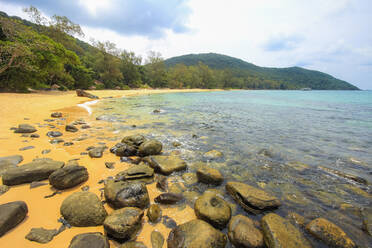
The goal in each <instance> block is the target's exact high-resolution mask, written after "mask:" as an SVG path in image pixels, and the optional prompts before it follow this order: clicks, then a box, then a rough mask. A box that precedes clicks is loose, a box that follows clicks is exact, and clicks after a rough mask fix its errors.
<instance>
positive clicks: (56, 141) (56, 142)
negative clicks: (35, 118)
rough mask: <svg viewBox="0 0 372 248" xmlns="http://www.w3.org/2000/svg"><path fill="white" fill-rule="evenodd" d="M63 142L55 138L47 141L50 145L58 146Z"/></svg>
mask: <svg viewBox="0 0 372 248" xmlns="http://www.w3.org/2000/svg"><path fill="white" fill-rule="evenodd" d="M63 142H65V141H64V140H63V139H60V138H57V139H52V140H50V141H49V143H50V144H59V143H63Z"/></svg>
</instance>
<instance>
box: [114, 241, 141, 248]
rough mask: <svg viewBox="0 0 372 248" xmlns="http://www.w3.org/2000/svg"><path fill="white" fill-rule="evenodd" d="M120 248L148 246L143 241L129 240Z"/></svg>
mask: <svg viewBox="0 0 372 248" xmlns="http://www.w3.org/2000/svg"><path fill="white" fill-rule="evenodd" d="M119 248H147V247H146V246H145V245H144V244H143V243H142V242H138V241H128V242H125V243H124V244H123V245H121V246H120V247H119Z"/></svg>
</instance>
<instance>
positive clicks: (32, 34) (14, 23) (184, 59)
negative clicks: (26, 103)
mask: <svg viewBox="0 0 372 248" xmlns="http://www.w3.org/2000/svg"><path fill="white" fill-rule="evenodd" d="M25 12H26V13H28V14H29V15H30V17H31V20H32V22H29V21H26V20H22V19H21V18H19V17H9V16H8V15H7V14H6V13H4V12H0V91H28V90H29V89H50V88H56V89H57V88H58V89H60V90H67V89H76V88H82V89H89V88H90V89H104V88H116V89H119V88H120V89H129V88H147V87H152V88H164V87H167V88H239V89H241V88H244V89H247V88H252V89H299V88H305V87H309V88H312V89H357V88H356V87H354V86H352V85H351V84H348V83H347V82H344V81H341V80H338V79H335V78H333V77H331V76H330V75H327V74H324V73H321V72H317V71H310V70H305V69H302V68H298V67H292V68H283V69H277V68H264V67H258V66H255V65H253V64H250V63H247V62H244V61H242V60H239V59H236V58H232V57H229V56H225V55H219V54H213V53H210V54H198V55H185V56H180V57H174V58H171V59H168V60H165V61H164V59H163V58H162V57H161V55H160V54H159V53H156V52H149V54H148V57H147V58H146V60H145V63H144V65H143V64H142V62H143V60H142V58H141V57H140V56H138V55H136V54H135V53H134V52H130V51H126V50H120V49H118V48H117V47H116V45H115V44H114V43H111V42H109V41H106V42H99V41H92V44H88V43H86V42H83V41H81V40H79V39H77V38H75V37H74V36H77V37H82V36H83V35H84V34H83V32H82V30H81V28H80V26H79V25H78V24H75V23H73V22H71V21H70V20H69V19H68V18H67V17H65V16H56V15H54V16H53V17H52V18H50V19H47V18H45V17H43V16H42V15H41V14H40V12H39V11H38V10H37V9H36V8H34V7H32V6H31V7H30V8H27V9H25Z"/></svg>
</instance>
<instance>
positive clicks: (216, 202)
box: [194, 192, 231, 229]
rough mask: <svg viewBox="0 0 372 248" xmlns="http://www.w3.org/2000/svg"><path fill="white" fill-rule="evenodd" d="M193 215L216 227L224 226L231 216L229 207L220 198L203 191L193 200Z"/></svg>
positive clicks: (221, 227)
mask: <svg viewBox="0 0 372 248" xmlns="http://www.w3.org/2000/svg"><path fill="white" fill-rule="evenodd" d="M194 209H195V215H196V216H197V217H198V219H201V220H204V221H206V222H208V223H209V224H211V225H212V226H214V227H215V228H218V229H223V228H225V226H226V224H227V223H228V222H229V220H230V217H231V208H230V206H229V204H228V203H227V202H226V201H224V200H223V199H222V198H220V197H218V196H217V195H216V194H214V193H212V192H205V193H204V194H203V195H202V196H200V197H199V198H198V199H197V200H196V202H195V206H194Z"/></svg>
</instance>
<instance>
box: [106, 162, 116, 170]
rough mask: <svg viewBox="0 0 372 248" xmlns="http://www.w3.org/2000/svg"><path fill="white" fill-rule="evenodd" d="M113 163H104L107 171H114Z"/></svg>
mask: <svg viewBox="0 0 372 248" xmlns="http://www.w3.org/2000/svg"><path fill="white" fill-rule="evenodd" d="M114 165H115V162H105V166H106V168H107V169H115V166H114Z"/></svg>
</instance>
